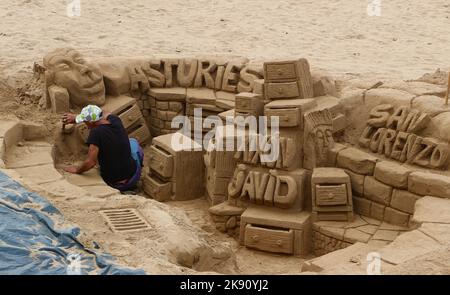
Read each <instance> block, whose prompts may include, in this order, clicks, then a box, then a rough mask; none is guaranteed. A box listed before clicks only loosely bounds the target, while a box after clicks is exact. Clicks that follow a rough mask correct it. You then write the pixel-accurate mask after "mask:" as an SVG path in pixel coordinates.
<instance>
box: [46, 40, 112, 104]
mask: <svg viewBox="0 0 450 295" xmlns="http://www.w3.org/2000/svg"><path fill="white" fill-rule="evenodd" d="M44 66H45V68H46V71H45V78H46V87H47V91H49V88H50V87H52V86H57V87H60V88H63V89H66V90H67V93H68V95H69V99H70V102H71V103H72V104H73V105H76V106H80V107H82V106H85V105H88V104H94V105H103V104H104V103H105V84H104V81H103V74H102V72H101V71H100V68H99V67H98V66H97V65H96V64H94V63H90V62H87V61H86V60H85V59H84V58H83V56H82V55H81V54H80V53H79V52H78V51H76V50H74V49H72V48H60V49H56V50H55V51H52V52H50V53H49V54H47V55H46V56H45V57H44ZM48 102H49V101H48V99H47V103H48Z"/></svg>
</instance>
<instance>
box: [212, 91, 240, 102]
mask: <svg viewBox="0 0 450 295" xmlns="http://www.w3.org/2000/svg"><path fill="white" fill-rule="evenodd" d="M216 98H217V99H220V100H228V101H233V102H234V101H235V100H236V94H234V93H231V92H226V91H216Z"/></svg>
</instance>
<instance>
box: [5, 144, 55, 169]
mask: <svg viewBox="0 0 450 295" xmlns="http://www.w3.org/2000/svg"><path fill="white" fill-rule="evenodd" d="M5 163H6V166H7V167H8V168H23V167H31V166H37V165H44V164H53V157H52V147H51V146H50V145H48V146H21V147H19V146H17V147H14V148H13V149H12V151H11V152H8V154H7V156H6V161H5Z"/></svg>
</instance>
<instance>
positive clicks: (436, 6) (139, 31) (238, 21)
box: [0, 0, 450, 84]
mask: <svg viewBox="0 0 450 295" xmlns="http://www.w3.org/2000/svg"><path fill="white" fill-rule="evenodd" d="M80 1H81V17H73V18H69V17H68V16H67V14H66V1H65V0H46V1H32V0H11V1H1V2H0V19H1V22H0V77H1V79H6V80H7V81H8V82H9V84H11V83H14V82H16V81H19V82H20V77H21V75H18V74H24V73H27V72H29V71H30V69H31V66H32V64H33V61H35V60H40V59H41V58H42V56H43V55H44V54H45V53H47V52H49V51H50V50H52V49H54V48H57V47H64V46H72V47H75V48H77V49H80V50H82V51H84V52H86V53H88V54H89V55H91V56H96V55H118V54H119V55H136V54H139V55H152V54H160V53H164V54H180V55H189V54H198V53H227V54H236V55H243V56H246V57H249V58H255V59H261V58H264V59H271V58H283V57H296V58H297V57H306V58H308V59H309V60H310V63H311V65H312V66H313V67H320V68H324V69H327V70H329V71H330V72H331V73H333V74H343V73H358V74H364V73H371V75H381V76H389V77H396V78H403V79H410V78H417V77H418V76H420V75H422V74H423V73H424V72H430V71H434V70H435V69H436V68H441V69H449V67H450V3H449V2H448V1H447V0H429V1H421V0H389V1H388V0H384V1H383V0H381V16H372V17H371V16H368V14H367V5H368V3H369V2H370V0H314V1H312V0H310V1H307V0H282V1H281V0H280V1H272V0H245V1H241V0H227V1H221V0H170V1H156V0H145V1H144V0H130V1H120V0H90V1H87V0H80Z"/></svg>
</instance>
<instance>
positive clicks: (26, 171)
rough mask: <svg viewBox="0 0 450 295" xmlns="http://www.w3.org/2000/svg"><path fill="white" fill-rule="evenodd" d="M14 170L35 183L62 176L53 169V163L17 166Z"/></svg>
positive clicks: (55, 179)
mask: <svg viewBox="0 0 450 295" xmlns="http://www.w3.org/2000/svg"><path fill="white" fill-rule="evenodd" d="M15 170H16V171H17V173H19V174H20V176H22V177H23V178H25V179H26V180H29V181H32V182H34V183H36V184H42V183H46V182H52V181H57V180H60V179H62V178H63V176H62V175H61V174H60V173H59V172H58V171H57V170H56V169H55V167H54V166H53V164H44V165H38V166H33V167H26V168H17V169H15Z"/></svg>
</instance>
